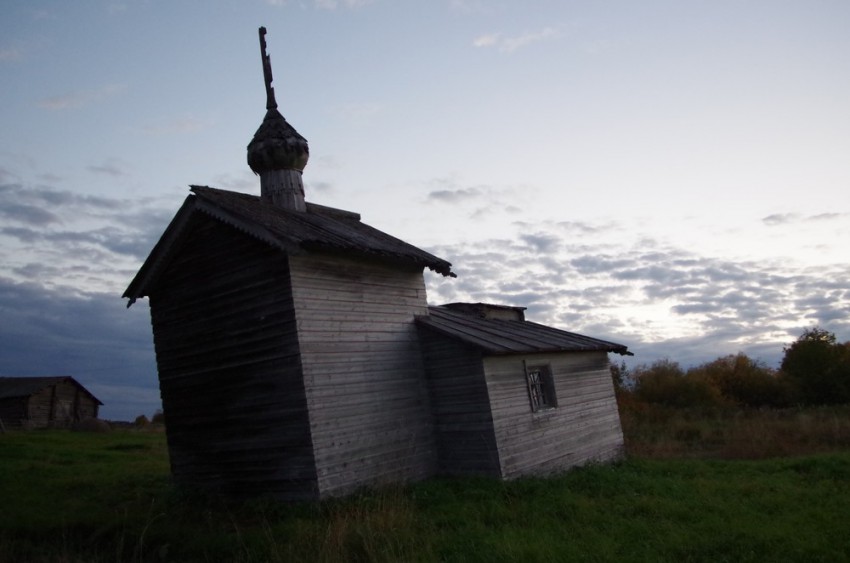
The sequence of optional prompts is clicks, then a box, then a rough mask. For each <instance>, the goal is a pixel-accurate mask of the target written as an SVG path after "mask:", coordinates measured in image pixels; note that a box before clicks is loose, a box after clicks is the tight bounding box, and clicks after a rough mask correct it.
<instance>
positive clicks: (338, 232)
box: [124, 186, 455, 306]
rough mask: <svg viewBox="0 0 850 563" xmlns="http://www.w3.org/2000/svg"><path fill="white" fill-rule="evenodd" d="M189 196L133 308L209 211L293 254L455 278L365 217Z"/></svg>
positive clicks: (227, 194)
mask: <svg viewBox="0 0 850 563" xmlns="http://www.w3.org/2000/svg"><path fill="white" fill-rule="evenodd" d="M192 192H193V194H194V195H190V196H188V197H187V198H186V201H185V202H184V203H183V206H182V207H181V208H180V210H179V211H178V212H177V214H176V215H175V217H174V219H172V221H171V223H170V224H169V225H168V228H167V229H166V230H165V233H163V235H162V237H161V238H160V240H159V242H158V243H157V244H156V246H155V247H154V249H153V250H152V251H151V254H150V255H149V256H148V258H147V260H145V263H144V264H143V265H142V267H141V269H140V270H139V272H138V273H137V274H136V277H135V278H133V281H132V282H130V285H129V286H128V287H127V290H126V291H125V292H124V297H128V298H129V299H130V303H129V304H128V306H129V305H131V304H132V303H133V302H134V301H135V300H136V299H137V298H139V297H143V296H145V295H147V291H148V289H149V288H150V287H151V285H152V283H153V282H154V281H155V280H156V278H157V277H158V276H159V274H160V273H161V271H162V270H163V269H164V267H165V265H166V264H167V263H168V258H169V255H170V253H171V251H172V249H173V248H174V247H175V246H176V245H177V243H178V242H179V240H180V239H181V237H182V236H183V234H184V232H185V230H186V225H187V224H188V223H189V219H190V218H191V217H192V216H194V215H195V214H196V213H203V214H205V215H207V216H210V217H213V218H215V219H217V220H219V221H221V222H222V223H226V224H228V225H230V226H232V227H234V228H236V229H238V230H240V231H242V232H244V233H246V234H248V235H250V236H253V237H255V238H256V239H257V240H260V241H262V242H265V243H267V244H269V245H271V246H274V247H276V248H279V249H280V250H281V251H283V252H286V253H288V254H305V253H309V252H315V251H319V252H334V253H351V254H357V255H361V256H366V257H371V258H376V259H379V260H388V261H392V262H397V263H404V264H409V265H411V266H416V267H421V268H424V267H428V268H430V269H431V270H433V271H435V272H438V273H440V274H443V275H444V276H451V277H455V274H454V273H453V272H452V271H451V267H452V265H451V264H450V263H449V262H446V261H445V260H442V259H440V258H437V257H436V256H434V255H433V254H430V253H428V252H425V251H424V250H421V249H419V248H416V247H415V246H413V245H411V244H408V243H406V242H404V241H403V240H400V239H397V238H395V237H392V236H390V235H388V234H386V233H384V232H382V231H379V230H378V229H375V228H373V227H370V226H369V225H367V224H365V223H361V222H360V215H358V214H357V213H351V212H349V211H343V210H340V209H333V208H330V207H325V206H322V205H315V204H311V203H308V204H307V211H306V212H299V211H290V210H287V209H282V208H280V207H277V206H275V205H272V204H271V203H269V202H267V201H265V200H263V199H261V198H260V197H259V196H254V195H249V194H243V193H237V192H231V191H227V190H219V189H215V188H209V187H205V186H192Z"/></svg>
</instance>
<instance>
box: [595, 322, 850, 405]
mask: <svg viewBox="0 0 850 563" xmlns="http://www.w3.org/2000/svg"><path fill="white" fill-rule="evenodd" d="M783 352H784V355H783V358H782V362H781V364H780V366H779V368H778V369H773V368H770V367H768V366H766V365H765V364H764V363H763V362H761V361H759V360H754V359H752V358H750V357H748V356H747V355H746V354H743V353H739V354H737V355H729V356H724V357H720V358H717V359H716V360H713V361H710V362H707V363H704V364H701V365H698V366H695V367H692V368H689V369H687V370H685V369H682V367H681V366H679V364H678V363H677V362H674V361H671V360H669V359H662V360H658V361H656V362H654V363H652V364H651V365H639V366H636V367H634V368H631V369H629V368H628V367H627V366H626V364H625V362H621V363H620V364H616V363H612V364H611V376H612V378H613V380H614V387H615V389H616V391H617V396H618V399H619V400H620V402H621V404H622V403H623V402H624V401H639V402H643V403H649V404H658V405H664V406H669V407H683V408H686V407H721V406H739V407H753V408H763V407H768V408H783V407H790V406H796V405H835V404H846V403H850V341H848V342H843V343H839V342H838V341H837V340H836V337H835V334H833V333H831V332H829V331H827V330H823V329H821V328H818V327H814V328H811V329H806V330H804V331H803V333H802V334H801V335H800V337H799V338H798V339H797V340H796V341H794V342H792V343H791V344H790V345H788V346H785V347H784V349H783Z"/></svg>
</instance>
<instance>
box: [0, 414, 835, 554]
mask: <svg viewBox="0 0 850 563" xmlns="http://www.w3.org/2000/svg"><path fill="white" fill-rule="evenodd" d="M624 427H625V429H626V436H627V444H628V447H629V449H630V451H631V455H630V456H629V459H628V460H627V461H624V462H621V463H618V464H614V465H609V466H592V467H585V468H581V469H577V470H573V471H570V472H568V473H565V474H563V475H561V476H558V477H554V478H550V479H522V480H518V481H512V482H508V483H502V482H497V481H494V480H487V479H434V480H430V481H427V482H424V483H419V484H415V485H411V486H407V487H395V488H387V489H381V490H376V491H370V492H366V493H364V494H361V495H356V496H353V497H349V498H347V499H342V500H335V501H328V502H323V503H320V504H314V505H309V504H304V505H296V506H288V505H280V504H277V503H274V502H271V501H269V500H262V499H260V500H256V501H252V502H249V503H245V504H240V505H229V504H227V503H226V502H225V501H223V500H222V499H218V498H215V497H208V496H202V495H192V494H188V493H186V492H185V491H179V490H176V489H174V488H173V487H172V486H171V484H170V481H169V475H168V461H167V451H166V447H165V437H164V435H163V434H162V433H151V432H139V431H130V430H124V431H113V432H109V433H103V434H85V433H72V432H60V431H47V432H21V433H8V434H2V435H0V507H2V509H0V562H3V563H5V562H17V561H47V562H74V561H482V562H483V561H677V562H682V561H712V562H716V561H759V562H763V561H806V562H808V561H830V562H833V561H847V560H850V533H848V529H850V528H848V517H850V442H848V440H850V411H848V410H846V409H845V410H841V409H832V410H808V411H793V412H785V413H781V414H777V413H771V412H769V411H768V412H762V413H759V412H752V413H727V414H724V415H718V414H716V413H715V414H707V413H687V414H682V413H679V414H676V413H659V412H652V413H647V412H637V413H636V412H627V413H626V414H625V415H624ZM800 428H802V430H801V429H800ZM742 429H743V430H742ZM747 429H749V430H747ZM783 429H784V430H783ZM789 429H797V430H795V431H794V432H793V434H794V436H793V438H788V437H787V436H786V434H787V433H788V432H789ZM747 432H749V433H750V434H749V436H748V437H744V434H746V433H747ZM771 440H773V441H777V440H778V441H779V442H781V443H782V445H781V446H765V445H759V444H761V443H764V442H769V441H771ZM747 442H748V443H750V444H752V445H754V446H753V448H754V449H748V448H747V447H745V445H743V444H745V443H747ZM795 444H796V445H797V446H796V447H797V448H798V449H794V447H795V446H794V445H795ZM755 446H758V447H755ZM771 448H773V449H771ZM752 451H757V455H748V454H749V453H751V452H752ZM771 451H778V452H779V453H780V454H781V455H782V456H784V457H774V454H771V453H770V452H771ZM735 452H738V453H739V454H742V455H735ZM812 452H820V453H812ZM801 454H802V455H801ZM742 458H757V459H742Z"/></svg>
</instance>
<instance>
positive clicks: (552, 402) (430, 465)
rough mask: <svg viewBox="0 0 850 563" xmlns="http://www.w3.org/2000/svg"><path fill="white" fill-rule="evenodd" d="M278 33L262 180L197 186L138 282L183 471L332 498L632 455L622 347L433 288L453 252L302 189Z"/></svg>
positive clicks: (224, 485) (298, 495) (184, 476)
mask: <svg viewBox="0 0 850 563" xmlns="http://www.w3.org/2000/svg"><path fill="white" fill-rule="evenodd" d="M264 33H265V30H264V29H261V45H262V52H263V64H264V71H265V75H266V89H267V97H268V102H267V110H268V111H267V113H266V116H265V119H264V120H263V123H262V125H261V126H260V128H259V129H258V130H257V132H256V134H255V135H254V138H253V140H252V141H251V143H250V144H249V145H248V162H249V164H250V166H251V168H252V169H253V170H254V171H255V172H256V173H257V174H258V175H259V176H260V192H261V194H260V196H255V195H248V194H242V193H235V192H230V191H224V190H218V189H214V188H209V187H201V186H193V187H192V190H191V191H192V194H191V195H190V196H189V197H188V198H187V199H186V201H185V202H184V204H183V206H182V207H181V209H180V210H179V211H178V212H177V214H176V216H175V217H174V219H173V220H172V222H171V224H170V225H169V226H168V228H167V229H166V231H165V233H164V234H163V235H162V237H161V239H160V241H159V242H158V243H157V245H156V246H155V247H154V249H153V251H152V252H151V254H150V256H149V257H148V258H147V260H146V261H145V262H144V264H143V265H142V267H141V269H140V270H139V272H138V274H137V275H136V276H135V278H134V279H133V280H132V282H131V283H130V285H129V286H128V288H127V290H126V291H125V293H124V296H125V297H127V298H129V299H130V304H132V303H133V302H134V301H135V300H136V299H138V298H141V297H148V298H149V300H150V306H151V320H152V325H153V332H154V345H155V348H156V356H157V366H158V371H159V382H160V392H161V395H162V402H163V410H164V413H165V417H166V428H167V430H166V432H167V437H168V446H169V453H170V458H171V468H172V473H173V475H174V478H175V480H176V481H177V482H178V483H183V484H188V485H192V486H201V487H205V488H209V489H215V490H218V491H221V492H224V493H227V494H231V495H234V496H251V495H258V494H268V495H272V496H274V497H277V498H281V499H288V500H295V499H317V498H324V497H327V496H332V495H340V494H345V493H348V492H350V491H353V490H355V489H356V488H358V487H363V486H367V485H375V484H381V483H388V482H396V481H406V480H417V479H422V478H425V477H428V476H430V475H434V474H437V473H448V474H486V475H494V476H498V477H503V478H510V477H516V476H520V475H531V474H542V473H550V472H553V471H558V470H563V469H566V468H568V467H571V466H573V465H576V464H580V463H583V462H586V461H588V460H601V461H604V460H610V459H614V458H616V457H618V456H619V455H620V454H621V450H622V444H623V437H622V432H621V429H620V420H619V416H618V413H617V406H616V402H615V400H614V389H613V384H612V382H611V377H610V372H609V367H608V360H607V355H608V353H609V352H615V353H619V354H629V352H628V350H627V348H626V347H625V346H623V345H620V344H615V343H611V342H606V341H603V340H598V339H594V338H589V337H584V336H580V335H576V334H572V333H567V332H564V331H560V330H557V329H554V328H550V327H545V326H542V325H537V324H534V323H530V322H528V321H525V320H524V317H523V313H522V312H523V309H522V308H518V307H506V306H493V305H485V304H451V305H446V306H443V307H429V306H428V304H427V300H426V295H425V283H424V278H423V275H422V272H423V270H424V268H426V267H427V268H429V269H431V270H433V271H435V272H437V273H440V274H442V275H444V276H450V277H454V273H452V271H451V264H450V263H449V262H447V261H445V260H442V259H440V258H438V257H436V256H433V255H432V254H430V253H428V252H425V251H423V250H421V249H419V248H416V247H414V246H412V245H410V244H408V243H406V242H404V241H401V240H399V239H396V238H394V237H392V236H390V235H388V234H386V233H383V232H381V231H379V230H377V229H374V228H372V227H370V226H368V225H366V224H364V223H362V222H361V221H360V216H359V215H358V214H356V213H351V212H348V211H342V210H338V209H332V208H328V207H324V206H320V205H315V204H311V203H307V202H305V199H304V188H303V184H302V179H301V173H302V170H303V167H304V166H305V165H306V163H307V159H308V156H309V151H308V147H307V141H306V140H305V139H304V138H303V137H302V136H301V135H300V134H298V133H297V132H296V131H295V129H294V128H293V127H292V126H291V125H290V124H289V123H287V122H286V120H285V119H284V118H283V116H282V115H281V114H280V113H279V112H278V111H277V109H276V108H277V105H276V103H275V100H274V90H273V88H271V68H270V65H269V60H268V56H267V55H266V54H265V40H264V37H263V34H264Z"/></svg>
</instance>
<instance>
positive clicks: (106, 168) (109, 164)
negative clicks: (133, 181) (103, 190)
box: [86, 158, 127, 177]
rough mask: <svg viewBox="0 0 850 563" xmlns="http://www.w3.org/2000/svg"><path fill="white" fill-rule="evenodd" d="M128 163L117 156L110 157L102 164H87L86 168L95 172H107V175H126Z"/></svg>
mask: <svg viewBox="0 0 850 563" xmlns="http://www.w3.org/2000/svg"><path fill="white" fill-rule="evenodd" d="M126 167H127V165H126V164H125V163H123V162H121V161H120V160H118V159H117V158H110V159H108V160H106V161H104V162H103V163H101V164H90V165H89V166H86V170H88V171H89V172H94V173H95V174H106V175H107V176H113V177H119V176H126V175H127V173H126V171H125V168H126Z"/></svg>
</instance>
